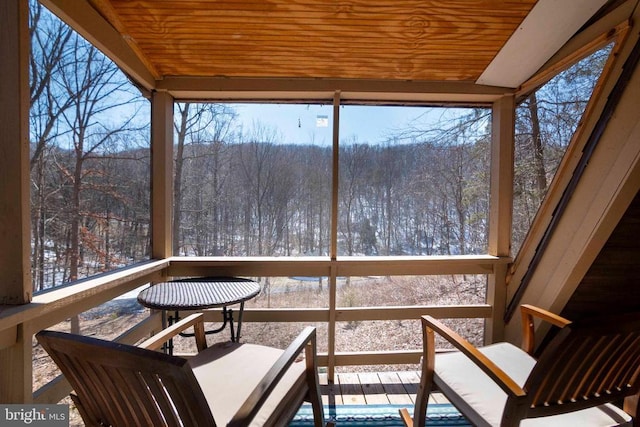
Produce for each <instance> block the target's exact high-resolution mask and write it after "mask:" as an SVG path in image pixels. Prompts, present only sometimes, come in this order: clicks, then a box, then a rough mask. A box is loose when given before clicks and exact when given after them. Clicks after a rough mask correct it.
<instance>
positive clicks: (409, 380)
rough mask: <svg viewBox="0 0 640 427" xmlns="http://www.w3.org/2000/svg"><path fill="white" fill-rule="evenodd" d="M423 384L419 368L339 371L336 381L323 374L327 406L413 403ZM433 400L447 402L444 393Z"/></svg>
mask: <svg viewBox="0 0 640 427" xmlns="http://www.w3.org/2000/svg"><path fill="white" fill-rule="evenodd" d="M419 383H420V374H419V372H417V371H404V372H360V373H338V374H336V378H335V381H334V383H329V382H328V379H327V375H326V374H320V391H321V393H322V402H323V403H324V404H325V405H329V406H332V405H365V404H366V405H376V404H397V405H407V407H410V406H413V404H414V403H415V399H416V393H417V391H418V385H419ZM429 402H431V403H447V402H448V401H447V399H446V398H445V397H444V396H443V395H442V394H441V393H432V394H431V395H430V396H429Z"/></svg>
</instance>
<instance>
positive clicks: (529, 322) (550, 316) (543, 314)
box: [520, 304, 571, 355]
mask: <svg viewBox="0 0 640 427" xmlns="http://www.w3.org/2000/svg"><path fill="white" fill-rule="evenodd" d="M520 312H521V314H522V349H523V350H524V351H526V352H527V353H529V354H530V355H533V350H534V349H535V344H536V342H535V341H536V340H535V329H534V322H533V320H534V317H535V318H538V319H541V320H544V321H545V322H548V323H551V324H552V325H554V326H557V327H559V328H564V327H565V326H567V325H569V324H571V321H570V320H567V319H565V318H564V317H562V316H558V315H557V314H554V313H551V312H550V311H547V310H544V309H542V308H540V307H536V306H533V305H529V304H522V305H521V306H520Z"/></svg>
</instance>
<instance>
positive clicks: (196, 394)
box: [36, 331, 215, 426]
mask: <svg viewBox="0 0 640 427" xmlns="http://www.w3.org/2000/svg"><path fill="white" fill-rule="evenodd" d="M36 337H37V339H38V341H39V342H40V344H42V346H43V347H44V349H45V350H46V351H47V352H48V353H49V355H50V356H51V358H52V359H53V360H54V361H55V362H56V364H57V365H58V367H59V368H60V370H61V371H62V373H63V374H64V376H65V377H66V378H67V380H68V381H69V383H70V384H71V386H72V387H73V389H74V391H75V393H76V395H77V397H74V401H75V402H76V403H77V404H78V405H79V407H78V410H79V412H80V414H81V415H82V418H83V420H84V422H85V424H86V425H90V426H93V425H114V426H115V425H138V426H149V425H153V426H186V425H202V426H215V422H214V420H213V416H212V415H211V412H210V410H209V406H208V404H207V402H206V399H205V397H204V395H203V393H202V389H201V388H200V385H199V384H198V382H197V381H196V379H195V376H194V375H193V372H192V371H191V368H190V367H189V365H188V364H187V361H186V359H184V358H181V357H174V356H169V355H166V354H163V353H159V352H155V351H151V350H146V349H142V348H138V347H134V346H129V345H124V344H118V343H114V342H110V341H103V340H99V339H95V338H90V337H84V336H79V335H73V334H67V333H64V332H56V331H42V332H39V333H38V334H37V335H36Z"/></svg>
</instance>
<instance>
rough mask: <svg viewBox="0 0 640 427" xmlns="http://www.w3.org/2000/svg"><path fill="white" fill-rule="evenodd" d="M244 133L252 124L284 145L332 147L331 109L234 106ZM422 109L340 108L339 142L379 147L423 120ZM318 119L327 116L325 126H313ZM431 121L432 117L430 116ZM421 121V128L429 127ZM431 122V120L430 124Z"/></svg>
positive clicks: (330, 106) (318, 106)
mask: <svg viewBox="0 0 640 427" xmlns="http://www.w3.org/2000/svg"><path fill="white" fill-rule="evenodd" d="M233 107H234V109H235V110H236V112H237V113H238V119H239V120H240V122H241V123H242V127H243V129H246V130H249V129H251V128H252V126H253V125H254V124H255V123H260V124H261V125H262V126H267V127H268V128H269V129H271V130H275V131H277V132H278V134H280V135H282V136H283V137H284V140H285V142H286V143H313V144H315V145H323V146H330V145H331V144H332V130H333V106H332V105H317V104H313V105H301V104H297V105H292V104H233ZM429 110H433V109H429V108H423V107H385V106H375V107H374V106H369V107H367V106H348V105H347V106H342V107H340V140H341V142H342V141H345V140H348V141H352V140H353V139H354V138H357V141H358V142H360V143H372V144H374V143H379V142H383V141H386V140H387V139H388V137H389V136H390V135H392V134H393V133H394V132H395V131H397V130H398V129H401V128H405V129H406V128H407V127H408V126H411V125H412V124H411V123H412V121H414V120H419V119H417V118H418V117H421V116H423V117H424V116H426V115H427V114H426V113H427V111H429ZM318 116H328V119H329V120H328V126H327V127H318V126H317V125H316V122H317V118H318ZM429 117H433V114H431V115H429ZM426 121H427V120H426V119H422V120H421V122H422V123H423V126H425V127H426V126H428V124H427V123H426ZM431 122H433V119H432V120H431Z"/></svg>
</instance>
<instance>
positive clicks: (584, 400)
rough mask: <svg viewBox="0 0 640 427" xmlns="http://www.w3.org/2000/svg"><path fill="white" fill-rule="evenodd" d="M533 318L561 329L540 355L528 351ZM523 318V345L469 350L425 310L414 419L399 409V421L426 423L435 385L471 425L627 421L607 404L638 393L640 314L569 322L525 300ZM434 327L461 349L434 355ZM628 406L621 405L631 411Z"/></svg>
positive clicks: (532, 346) (467, 344)
mask: <svg viewBox="0 0 640 427" xmlns="http://www.w3.org/2000/svg"><path fill="white" fill-rule="evenodd" d="M534 316H535V317H538V318H541V319H542V320H545V321H547V322H550V323H551V324H553V325H555V326H557V327H559V328H561V329H560V330H559V331H558V332H557V334H555V336H554V337H553V338H552V339H551V340H550V341H549V343H548V345H547V346H546V347H545V348H544V350H543V352H542V353H541V355H540V357H539V358H538V360H536V359H534V358H533V357H532V355H531V354H532V351H533V349H534V333H533V331H534V323H533V321H534ZM522 319H523V322H522V323H523V345H522V349H520V348H518V347H516V346H513V345H511V344H509V343H498V344H492V345H489V346H486V347H481V348H475V347H474V346H472V345H471V344H470V343H469V342H468V341H466V340H465V339H464V338H462V337H461V336H460V335H458V334H456V333H455V332H454V331H452V330H451V329H449V328H448V327H446V326H445V325H443V324H442V323H441V322H439V321H437V320H436V319H434V318H432V317H430V316H424V317H423V318H422V326H423V339H424V353H423V360H422V377H421V383H420V387H419V389H418V395H417V397H416V403H415V408H414V416H413V419H412V418H411V416H410V415H409V412H408V411H407V410H406V409H403V410H401V411H400V413H401V416H402V418H403V420H404V422H405V425H407V426H410V427H411V426H414V425H415V426H419V427H422V426H424V425H425V420H426V410H427V405H428V399H429V394H430V392H431V389H432V387H433V386H434V385H435V386H436V387H437V388H438V389H439V390H440V391H441V392H442V393H443V394H444V395H445V396H446V397H447V398H448V399H449V401H450V402H451V403H452V404H453V405H455V406H456V407H457V408H458V410H460V412H461V413H462V414H463V415H464V416H465V417H467V419H468V420H469V421H471V422H472V423H473V424H474V425H477V426H517V425H523V426H528V427H532V426H544V427H549V426H612V425H632V424H631V423H632V419H631V417H630V416H629V414H627V413H626V412H624V411H622V410H621V409H619V408H617V407H616V406H614V405H612V404H611V403H610V402H618V401H619V402H621V401H622V400H623V399H624V398H625V397H627V396H634V395H636V394H637V393H638V388H639V386H640V378H638V377H639V376H640V313H635V314H627V315H619V316H612V317H608V318H600V319H590V320H585V321H580V322H578V321H576V322H574V323H572V322H570V321H568V320H566V319H564V318H562V317H560V316H557V315H554V314H552V313H549V312H547V311H545V310H542V309H539V308H536V307H533V306H529V305H524V306H522ZM435 332H437V333H438V334H439V335H441V336H442V337H444V338H445V339H446V340H447V341H449V342H450V343H451V344H453V346H454V347H456V348H457V349H458V350H459V351H454V352H449V353H439V354H437V355H436V354H435V344H434V341H435ZM633 405H634V406H635V407H625V409H627V410H628V411H629V412H630V413H632V414H633V413H636V412H637V410H638V408H637V403H634V404H633ZM521 421H522V424H521Z"/></svg>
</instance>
